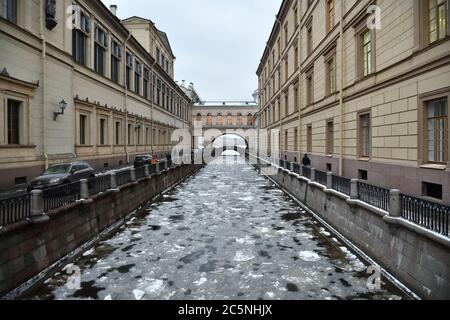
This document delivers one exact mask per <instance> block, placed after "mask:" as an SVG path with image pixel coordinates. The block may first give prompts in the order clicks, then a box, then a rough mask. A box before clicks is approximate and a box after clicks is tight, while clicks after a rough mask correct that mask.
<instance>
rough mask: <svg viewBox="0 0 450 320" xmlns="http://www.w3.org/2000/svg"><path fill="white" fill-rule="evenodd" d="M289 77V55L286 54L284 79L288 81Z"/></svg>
mask: <svg viewBox="0 0 450 320" xmlns="http://www.w3.org/2000/svg"><path fill="white" fill-rule="evenodd" d="M288 79H289V57H288V55H286V58H285V59H284V81H288Z"/></svg>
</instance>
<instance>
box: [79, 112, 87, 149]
mask: <svg viewBox="0 0 450 320" xmlns="http://www.w3.org/2000/svg"><path fill="white" fill-rule="evenodd" d="M86 144H87V116H86V115H84V114H80V145H86Z"/></svg>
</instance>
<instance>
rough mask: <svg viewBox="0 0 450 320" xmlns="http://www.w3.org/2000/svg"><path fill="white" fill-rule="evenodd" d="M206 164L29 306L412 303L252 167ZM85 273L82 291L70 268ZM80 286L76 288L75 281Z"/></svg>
mask: <svg viewBox="0 0 450 320" xmlns="http://www.w3.org/2000/svg"><path fill="white" fill-rule="evenodd" d="M226 159H227V160H226V161H224V162H223V161H220V162H217V163H214V164H210V165H207V166H205V167H204V168H203V169H201V171H200V172H199V173H197V174H196V175H195V176H192V177H190V178H189V179H188V180H186V181H185V182H183V183H182V184H180V185H178V186H177V187H176V188H174V189H173V190H172V191H171V192H170V193H168V194H165V195H164V196H163V197H161V199H160V200H159V201H158V202H154V203H152V204H149V205H147V206H146V207H145V208H144V209H143V210H141V211H140V212H139V213H138V214H137V215H136V216H135V217H134V218H132V219H131V220H130V221H128V222H127V223H126V224H124V225H123V226H122V228H121V229H120V230H119V231H118V232H116V233H115V234H113V235H111V236H110V238H108V239H105V240H103V241H102V242H100V243H99V244H98V245H97V246H96V247H95V248H93V249H91V250H89V251H86V252H85V253H84V254H83V256H82V257H80V258H79V259H78V260H76V261H75V262H74V263H73V265H69V267H71V268H69V269H67V266H66V269H63V270H61V271H59V272H58V273H56V274H54V275H53V277H52V278H50V279H48V280H47V281H46V282H45V283H44V284H42V285H40V286H38V287H37V288H35V289H33V290H32V291H31V292H28V293H27V294H26V295H24V296H23V297H22V299H100V300H116V299H132V300H134V299H138V300H140V299H143V300H145V299H156V300H158V299H163V300H167V299H174V300H180V299H183V300H184V299H187V300H197V299H220V300H222V299H239V300H247V299H251V300H257V299H268V300H272V299H289V300H295V299H326V300H334V299H402V298H405V297H404V295H403V294H402V293H401V292H400V291H399V290H398V289H396V287H395V286H393V285H392V284H390V283H389V282H388V281H386V280H385V279H382V282H381V287H380V288H378V289H372V290H370V289H369V288H368V285H367V283H368V278H369V276H370V275H369V274H367V272H366V270H367V266H365V265H364V263H363V262H362V261H361V260H360V259H359V258H358V257H356V256H355V255H354V254H352V253H351V251H350V250H349V249H348V248H346V247H345V246H344V245H343V244H342V243H340V242H339V240H337V239H336V238H335V237H333V235H331V234H330V233H329V232H328V231H327V230H326V229H325V228H323V227H322V226H321V225H320V224H319V223H318V222H317V221H315V220H314V219H313V217H312V216H310V215H309V214H308V213H307V212H305V211H304V210H303V209H302V208H301V207H300V206H299V205H298V204H297V203H296V202H294V201H293V200H292V199H291V198H289V197H288V196H287V195H286V194H284V193H283V192H282V191H281V190H280V189H279V188H277V187H276V186H275V185H274V184H272V183H271V182H270V181H269V180H267V179H266V178H265V177H263V176H261V175H260V174H259V173H258V172H257V171H256V170H255V169H254V168H253V167H252V166H250V165H248V164H245V163H244V164H243V163H235V162H234V158H233V157H231V158H226ZM74 267H76V268H79V269H80V270H81V274H80V275H81V277H80V283H81V286H80V287H78V288H73V287H72V286H70V285H69V286H68V285H67V283H68V280H71V279H72V280H73V278H71V276H70V275H68V274H67V272H65V271H64V270H74ZM69 282H70V281H69Z"/></svg>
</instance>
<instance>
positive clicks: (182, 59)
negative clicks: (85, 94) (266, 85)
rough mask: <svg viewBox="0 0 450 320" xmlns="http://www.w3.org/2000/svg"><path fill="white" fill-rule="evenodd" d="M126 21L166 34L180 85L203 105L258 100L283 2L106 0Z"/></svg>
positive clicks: (243, 0)
mask: <svg viewBox="0 0 450 320" xmlns="http://www.w3.org/2000/svg"><path fill="white" fill-rule="evenodd" d="M102 1H103V2H104V3H105V4H106V5H107V6H108V7H109V5H110V4H116V5H117V6H118V13H117V14H118V16H119V18H121V19H124V18H127V17H130V16H134V15H136V16H141V17H144V18H147V19H150V20H152V21H153V22H154V23H155V24H156V26H157V28H159V29H160V30H162V31H164V32H166V33H167V34H168V36H169V40H170V43H171V46H172V50H173V51H174V53H175V56H176V57H177V60H176V62H175V80H178V81H180V82H181V80H186V82H187V83H189V82H194V84H195V87H196V89H197V91H198V93H199V94H200V96H201V98H202V99H203V100H252V93H253V91H254V90H256V89H257V88H258V82H257V77H256V74H255V72H256V69H257V67H258V64H259V60H260V58H261V56H262V53H263V50H264V49H265V44H266V41H267V40H268V37H269V35H270V31H271V28H272V26H273V23H274V21H275V15H276V14H277V13H278V9H279V6H280V5H281V0H220V1H219V0H102Z"/></svg>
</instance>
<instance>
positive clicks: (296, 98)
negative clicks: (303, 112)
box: [294, 85, 300, 112]
mask: <svg viewBox="0 0 450 320" xmlns="http://www.w3.org/2000/svg"><path fill="white" fill-rule="evenodd" d="M299 99H300V97H299V94H298V85H297V86H295V87H294V111H295V112H297V111H298V110H299V108H300V103H299Z"/></svg>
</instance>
